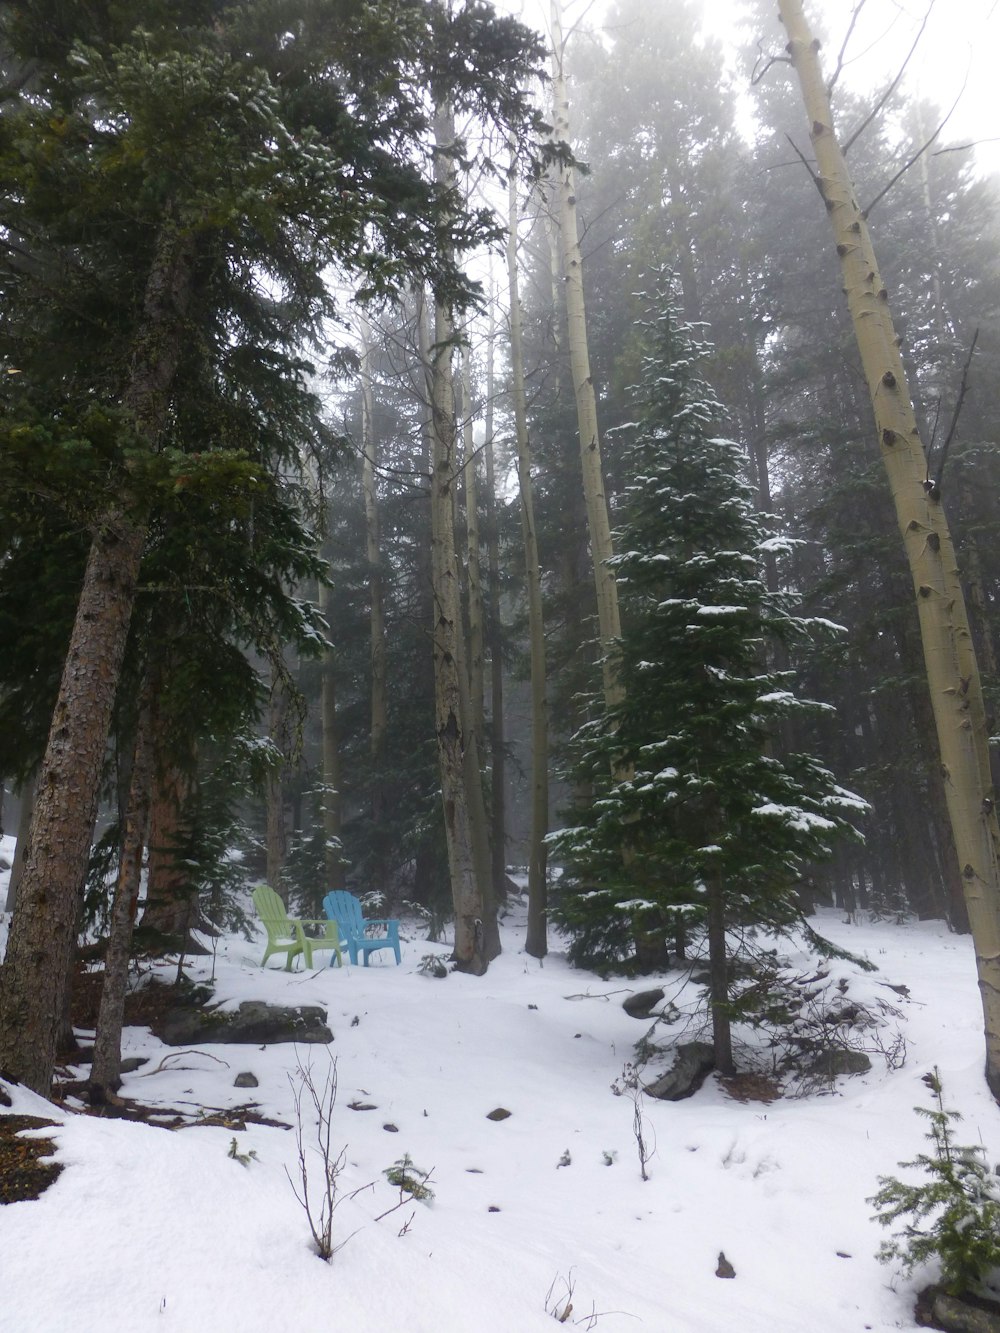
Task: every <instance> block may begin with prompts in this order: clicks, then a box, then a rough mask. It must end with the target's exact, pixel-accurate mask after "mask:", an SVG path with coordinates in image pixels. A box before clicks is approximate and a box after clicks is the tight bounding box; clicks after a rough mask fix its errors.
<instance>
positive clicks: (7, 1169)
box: [0, 1115, 62, 1204]
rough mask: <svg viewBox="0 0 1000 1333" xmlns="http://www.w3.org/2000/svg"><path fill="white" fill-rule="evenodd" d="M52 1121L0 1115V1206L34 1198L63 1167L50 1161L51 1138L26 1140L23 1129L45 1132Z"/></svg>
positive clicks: (52, 1144) (53, 1149) (30, 1116)
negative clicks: (22, 1135) (22, 1134)
mask: <svg viewBox="0 0 1000 1333" xmlns="http://www.w3.org/2000/svg"><path fill="white" fill-rule="evenodd" d="M55 1123H56V1122H55V1121H54V1120H42V1119H41V1118H40V1117H38V1116H35V1115H0V1204H3V1203H20V1202H22V1201H23V1200H25V1199H37V1198H38V1196H39V1195H40V1194H43V1193H44V1192H45V1191H46V1190H47V1189H48V1187H49V1186H50V1185H51V1184H52V1182H53V1181H54V1180H55V1178H56V1176H58V1174H59V1172H60V1171H61V1170H62V1166H61V1165H60V1164H59V1163H58V1162H50V1161H46V1160H44V1159H46V1158H49V1157H51V1156H52V1154H53V1153H54V1152H55V1150H56V1148H55V1144H54V1143H53V1142H52V1140H51V1139H25V1138H22V1137H21V1131H22V1130H25V1129H45V1128H46V1126H48V1125H54V1124H55Z"/></svg>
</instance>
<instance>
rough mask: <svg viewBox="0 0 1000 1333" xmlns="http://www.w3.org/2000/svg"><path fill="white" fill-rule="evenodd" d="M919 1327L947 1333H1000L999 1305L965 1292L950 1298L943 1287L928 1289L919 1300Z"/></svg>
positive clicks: (917, 1315) (917, 1314) (917, 1313)
mask: <svg viewBox="0 0 1000 1333" xmlns="http://www.w3.org/2000/svg"><path fill="white" fill-rule="evenodd" d="M916 1317H917V1323H918V1324H922V1325H930V1326H931V1327H932V1328H941V1329H944V1330H945V1333H1000V1305H997V1304H996V1303H995V1302H994V1301H987V1300H983V1299H982V1298H981V1297H979V1296H972V1295H970V1294H969V1293H968V1292H966V1293H965V1294H964V1295H962V1296H949V1295H948V1293H947V1292H946V1291H942V1290H941V1289H940V1287H928V1288H927V1289H926V1290H924V1291H922V1292H921V1293H920V1295H919V1297H918V1298H917V1311H916Z"/></svg>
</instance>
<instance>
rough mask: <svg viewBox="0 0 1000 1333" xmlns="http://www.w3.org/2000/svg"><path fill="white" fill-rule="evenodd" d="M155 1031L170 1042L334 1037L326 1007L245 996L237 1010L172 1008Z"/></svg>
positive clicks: (238, 1042)
mask: <svg viewBox="0 0 1000 1333" xmlns="http://www.w3.org/2000/svg"><path fill="white" fill-rule="evenodd" d="M153 1031H154V1033H155V1035H156V1036H157V1037H159V1039H160V1040H161V1041H162V1042H164V1043H165V1044H166V1045H167V1046H215V1045H222V1044H229V1043H231V1044H234V1045H248V1046H270V1045H273V1044H275V1043H277V1042H284V1041H298V1042H302V1043H304V1044H309V1043H318V1042H329V1041H333V1033H332V1032H331V1031H330V1029H329V1028H328V1027H327V1025H326V1010H325V1009H321V1008H320V1007H319V1006H318V1005H312V1004H303V1005H295V1006H289V1007H283V1006H278V1005H270V1004H265V1003H264V1002H263V1001H262V1000H244V1001H243V1003H242V1004H241V1005H240V1007H239V1009H237V1010H236V1011H235V1012H233V1011H227V1012H225V1013H223V1012H221V1011H220V1010H218V1009H192V1008H187V1007H185V1008H178V1009H171V1010H169V1011H168V1012H167V1013H166V1014H164V1016H163V1018H162V1019H161V1020H160V1022H159V1024H158V1025H157V1026H156V1027H154V1029H153Z"/></svg>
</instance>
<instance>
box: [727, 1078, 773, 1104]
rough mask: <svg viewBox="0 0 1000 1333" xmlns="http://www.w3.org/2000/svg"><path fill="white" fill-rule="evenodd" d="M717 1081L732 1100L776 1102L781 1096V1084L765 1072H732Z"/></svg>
mask: <svg viewBox="0 0 1000 1333" xmlns="http://www.w3.org/2000/svg"><path fill="white" fill-rule="evenodd" d="M719 1082H720V1083H721V1084H722V1086H723V1088H725V1090H726V1093H727V1094H728V1096H730V1097H731V1098H732V1099H733V1101H734V1102H764V1103H765V1104H767V1103H770V1102H776V1101H777V1100H778V1098H779V1097H780V1096H781V1085H780V1083H777V1082H775V1080H774V1079H773V1078H768V1076H767V1075H766V1074H734V1075H733V1076H732V1077H731V1078H720V1079H719Z"/></svg>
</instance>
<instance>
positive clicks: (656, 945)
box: [553, 292, 865, 1070]
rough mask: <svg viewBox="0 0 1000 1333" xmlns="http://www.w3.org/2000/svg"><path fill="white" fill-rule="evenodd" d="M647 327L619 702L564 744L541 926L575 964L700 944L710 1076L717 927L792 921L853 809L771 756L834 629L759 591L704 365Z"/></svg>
mask: <svg viewBox="0 0 1000 1333" xmlns="http://www.w3.org/2000/svg"><path fill="white" fill-rule="evenodd" d="M655 306H656V309H657V312H658V313H656V314H655V315H654V317H653V319H652V320H651V322H650V323H649V324H648V325H647V327H646V338H647V347H648V353H647V355H646V356H645V358H644V361H643V377H642V382H641V385H640V387H639V390H638V395H637V396H638V405H639V407H640V408H641V414H640V415H639V418H638V421H637V422H636V423H634V424H632V425H630V426H629V427H627V428H625V431H624V432H623V433H622V434H623V436H624V438H625V439H626V441H627V444H626V449H627V453H626V461H627V464H628V473H629V475H630V476H631V477H632V481H631V483H630V484H629V485H628V487H627V488H626V494H625V504H624V518H623V523H622V525H621V528H620V531H619V532H618V534H617V537H616V550H617V551H618V552H619V554H617V555H616V556H615V557H614V559H613V561H612V564H613V567H614V571H615V575H616V578H617V580H618V586H619V590H620V596H621V601H622V609H623V622H624V626H625V628H624V632H623V636H622V639H621V643H620V671H621V682H622V684H623V686H624V696H625V697H624V701H623V702H622V703H621V704H620V705H618V706H616V707H613V708H610V709H609V708H606V707H603V706H601V705H600V703H595V706H594V712H593V716H592V720H591V721H590V722H589V723H588V724H587V725H585V726H584V727H583V728H582V729H581V730H580V731H579V733H578V734H577V736H576V738H575V778H576V780H577V784H578V788H577V789H578V790H581V789H582V790H588V789H589V790H590V791H591V792H592V799H591V800H589V801H588V802H586V803H585V804H581V805H580V806H578V808H577V809H575V810H574V811H573V814H572V820H571V826H570V827H568V828H566V829H564V830H562V831H561V832H560V833H558V834H557V835H555V836H554V838H553V843H554V847H555V852H556V855H557V856H558V857H559V858H560V859H561V860H562V861H563V862H564V863H565V864H566V866H567V868H568V870H569V874H568V875H567V877H566V879H565V880H564V881H563V887H562V889H561V892H560V900H559V903H558V905H557V907H556V910H555V915H556V917H557V919H558V921H559V923H560V924H561V925H562V926H564V927H565V928H566V929H567V930H568V931H569V932H570V933H571V935H572V937H573V942H572V946H571V957H572V958H573V960H574V961H575V962H578V963H581V964H586V965H590V966H609V965H610V966H613V965H616V964H621V963H624V962H626V960H628V961H629V962H631V964H632V965H633V966H635V967H637V968H638V969H640V970H642V969H649V968H652V967H658V966H661V965H663V964H664V963H665V962H666V958H667V942H668V938H672V939H673V940H674V941H675V942H676V944H677V946H678V951H679V952H681V953H683V949H684V944H685V939H686V938H687V937H689V936H690V935H692V934H693V933H694V932H695V931H696V930H697V931H704V932H705V933H706V934H707V938H708V945H709V955H710V971H711V975H712V984H711V988H710V989H711V1001H712V1009H713V1019H714V1033H715V1045H716V1061H717V1065H718V1066H719V1067H720V1068H721V1069H723V1070H726V1069H727V1068H730V1067H731V1065H732V1053H731V1044H730V1037H729V1012H728V1001H729V992H728V976H729V967H728V958H727V943H726V931H727V928H728V927H730V926H732V925H734V924H737V923H740V924H746V923H759V924H767V925H770V926H776V927H782V926H787V925H789V924H791V923H792V922H794V921H795V920H797V919H798V916H799V905H798V897H797V893H796V887H797V884H798V883H799V881H800V878H801V876H802V873H803V868H804V866H805V865H806V864H807V863H808V862H810V861H813V860H817V859H822V858H825V857H827V856H829V855H830V854H831V851H832V848H833V845H834V842H835V840H836V839H837V838H839V837H842V836H848V837H857V836H858V834H857V832H856V830H855V828H854V826H853V824H852V822H851V821H852V820H853V819H857V817H858V816H859V815H860V814H861V813H862V812H863V811H864V809H865V803H864V802H863V801H862V800H860V799H859V798H858V797H856V796H854V795H852V794H851V793H850V792H847V791H845V790H844V789H843V788H841V787H839V786H838V785H837V784H836V782H835V781H834V779H833V777H832V775H831V774H830V773H829V772H828V771H827V770H826V769H825V768H823V767H822V766H821V765H820V764H819V763H817V762H816V760H815V759H813V758H812V757H811V756H810V755H809V754H806V753H780V756H779V751H778V747H777V744H776V742H777V737H778V724H779V722H781V721H784V720H786V719H789V718H792V719H795V718H798V717H799V715H801V714H807V713H810V712H815V711H816V710H821V709H824V708H825V705H822V704H818V703H816V702H813V701H810V700H806V699H800V698H799V697H797V695H796V693H795V684H794V679H793V677H792V674H791V673H790V672H787V671H779V670H776V669H775V668H774V667H773V666H771V665H770V662H771V659H772V658H773V656H774V649H775V646H776V645H784V646H785V647H786V648H788V647H791V646H792V645H793V644H795V645H798V644H803V645H808V643H809V641H810V639H811V638H813V637H814V636H815V635H817V634H818V633H829V632H830V627H829V624H828V623H824V622H817V621H812V620H808V619H805V618H802V617H799V616H796V615H795V614H794V613H793V611H792V609H791V607H790V605H789V601H788V599H787V598H786V597H784V596H781V595H779V594H777V593H775V592H772V591H770V590H769V589H768V587H767V585H766V583H765V580H764V577H763V573H762V569H761V564H760V555H761V552H762V549H763V547H764V546H765V544H766V543H767V542H769V541H770V542H772V544H773V539H774V534H773V533H772V532H769V531H768V530H767V528H766V527H765V524H764V522H763V520H762V518H761V516H760V515H758V514H757V513H756V512H755V510H754V506H753V503H752V495H751V492H750V490H749V488H748V487H747V485H746V484H745V483H744V481H743V480H742V471H743V458H742V455H741V451H740V448H739V446H738V445H737V444H735V443H734V442H733V441H731V440H728V439H725V438H721V437H720V436H719V435H718V434H717V427H718V423H719V420H720V417H721V414H722V409H721V408H720V406H719V404H718V402H717V401H716V399H715V397H714V395H713V393H712V391H711V389H710V388H709V387H708V385H707V384H706V383H705V382H704V380H702V379H701V378H700V376H699V373H698V362H699V359H700V358H701V357H702V356H703V355H704V352H705V348H704V346H702V345H699V344H698V343H696V341H695V339H694V336H693V333H692V331H691V330H690V329H689V328H687V327H684V326H682V325H680V324H679V323H678V321H677V319H676V317H675V314H674V310H673V308H672V304H671V301H670V298H669V295H667V294H666V293H664V292H661V293H660V294H659V295H658V296H657V297H656V299H655Z"/></svg>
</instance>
